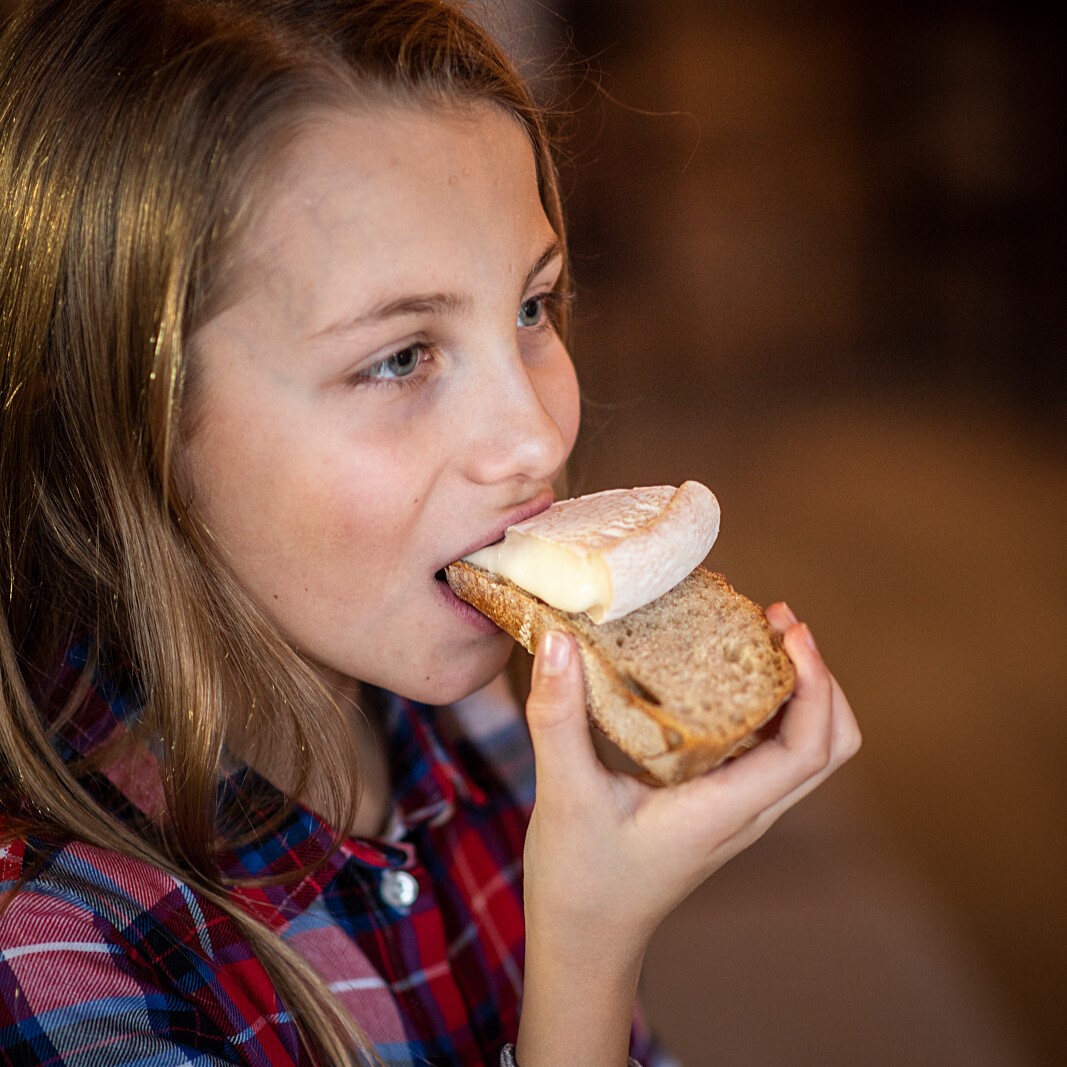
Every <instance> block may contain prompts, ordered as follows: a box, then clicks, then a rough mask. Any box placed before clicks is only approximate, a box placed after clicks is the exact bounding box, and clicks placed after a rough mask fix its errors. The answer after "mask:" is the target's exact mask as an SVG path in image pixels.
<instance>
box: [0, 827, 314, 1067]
mask: <svg viewBox="0 0 1067 1067" xmlns="http://www.w3.org/2000/svg"><path fill="white" fill-rule="evenodd" d="M23 851H24V848H23V846H22V845H21V843H19V842H15V843H14V844H9V845H7V846H6V847H4V848H3V849H2V850H0V898H2V899H5V903H6V907H5V908H4V910H3V912H2V914H0V1048H3V1049H4V1050H5V1053H4V1054H5V1062H9V1063H20V1064H28V1065H29V1064H65V1065H70V1067H111V1065H115V1067H118V1065H119V1064H137V1063H151V1064H153V1067H155V1065H160V1067H162V1065H166V1064H186V1063H196V1064H206V1065H209V1067H213V1065H215V1064H249V1065H252V1064H254V1065H257V1067H260V1065H262V1067H266V1065H268V1064H270V1065H282V1067H285V1065H295V1064H296V1063H298V1062H300V1060H299V1042H298V1040H297V1037H296V1033H295V1027H294V1026H293V1025H292V1020H291V1019H289V1018H288V1016H287V1015H286V1013H285V1012H284V1011H282V1010H281V1008H280V1006H279V1004H278V1000H277V996H276V994H275V991H274V989H273V987H272V986H271V984H270V982H269V979H268V978H267V975H266V973H265V972H264V971H263V969H262V967H261V965H260V964H259V963H258V961H257V960H255V958H254V956H253V955H252V953H251V951H250V949H249V947H248V946H247V944H245V943H244V942H243V941H242V940H241V938H240V936H239V934H238V931H237V928H236V926H235V924H233V923H232V921H231V920H229V918H228V917H227V916H225V915H224V914H223V913H221V912H218V911H217V910H216V911H214V912H213V911H212V909H211V908H209V907H207V906H206V904H205V902H204V901H202V900H200V899H198V898H197V896H196V895H195V894H194V893H192V891H191V890H190V889H189V887H188V886H186V885H183V884H182V883H180V882H177V881H176V880H174V879H172V878H170V877H169V876H168V875H166V874H165V873H164V872H162V871H159V870H157V869H156V868H154V867H151V866H149V865H148V864H141V863H138V862H137V861H134V860H131V859H129V858H128V857H125V856H121V855H118V854H116V853H109V852H106V851H104V850H100V849H94V848H91V847H89V846H84V845H69V846H66V847H64V848H60V849H58V850H56V851H53V852H51V853H50V854H48V855H47V857H46V858H45V859H44V860H43V861H40V862H38V863H35V865H34V867H33V868H32V876H31V877H30V878H29V879H27V880H25V881H23V882H22V883H21V884H20V882H19V878H20V877H21V865H22V863H21V861H22V852H23ZM13 874H14V877H12V875H13Z"/></svg>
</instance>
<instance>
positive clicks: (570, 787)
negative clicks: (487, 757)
mask: <svg viewBox="0 0 1067 1067" xmlns="http://www.w3.org/2000/svg"><path fill="white" fill-rule="evenodd" d="M526 721H527V724H528V725H529V728H530V737H531V739H532V740H533V748H534V761H535V765H536V773H537V792H538V797H539V798H541V797H543V796H544V795H546V794H548V793H549V792H555V788H554V787H556V786H557V785H558V786H559V787H560V788H561V790H562V791H566V792H573V791H574V787H575V786H576V785H577V784H578V783H579V782H581V781H582V780H583V779H584V777H585V776H587V775H588V774H589V768H590V766H591V765H596V764H597V759H596V753H595V751H594V749H593V741H592V738H591V737H590V736H589V725H588V721H587V719H586V715H585V685H584V683H583V681H582V667H581V661H580V660H579V657H578V649H577V646H576V645H575V643H574V640H573V638H571V637H568V636H567V635H566V634H562V633H556V632H550V633H546V634H545V636H544V637H543V638H542V639H541V642H540V644H539V645H538V648H537V654H536V655H535V656H534V667H533V678H532V680H531V686H530V696H529V699H528V700H527V702H526Z"/></svg>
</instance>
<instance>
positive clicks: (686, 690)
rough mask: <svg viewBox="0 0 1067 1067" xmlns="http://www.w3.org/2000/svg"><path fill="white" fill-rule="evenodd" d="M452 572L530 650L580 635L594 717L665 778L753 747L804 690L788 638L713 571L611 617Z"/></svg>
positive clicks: (486, 577)
mask: <svg viewBox="0 0 1067 1067" xmlns="http://www.w3.org/2000/svg"><path fill="white" fill-rule="evenodd" d="M445 574H446V576H447V578H448V582H449V585H450V586H451V587H452V589H453V591H454V592H455V593H456V595H457V596H459V597H460V598H461V599H463V600H465V601H467V602H468V603H470V604H472V605H473V606H474V607H476V608H477V609H478V610H479V611H481V612H482V613H483V614H485V615H487V616H488V617H489V618H491V619H492V620H493V621H494V622H495V623H496V624H497V625H498V626H500V628H501V629H503V630H504V631H506V632H507V633H508V634H510V635H511V637H513V638H514V639H515V640H516V641H518V642H519V643H520V644H521V645H522V646H523V647H524V648H526V649H527V650H528V651H530V652H533V651H534V650H536V648H537V645H538V643H539V642H540V640H541V636H542V635H543V634H544V633H545V632H546V631H548V630H561V631H563V632H565V633H570V634H573V635H574V637H575V638H576V639H577V644H578V649H579V652H580V654H581V660H582V668H583V672H584V675H585V684H586V699H587V705H588V713H589V717H590V720H591V721H592V722H593V723H594V725H595V726H596V727H597V728H598V729H599V730H600V731H601V732H602V733H604V734H605V735H606V736H607V737H608V738H609V739H610V740H611V741H612V742H614V743H615V744H616V745H617V746H618V747H619V748H621V749H622V751H623V752H625V753H626V754H627V755H628V756H630V757H631V759H633V760H634V761H636V762H637V763H638V764H640V766H642V767H643V768H644V769H645V770H646V771H647V772H648V774H649V775H650V776H651V777H652V778H653V779H654V780H655V781H657V782H660V783H663V784H673V783H677V782H681V781H685V780H686V779H688V778H692V777H694V776H696V775H698V774H702V773H704V772H705V771H707V770H710V769H711V768H712V767H715V766H717V765H718V764H720V763H722V762H723V760H725V759H727V758H728V757H729V756H731V755H733V754H735V753H736V752H738V751H739V750H741V749H743V748H745V747H748V746H749V745H750V744H752V743H753V736H754V734H755V733H756V732H757V731H758V730H759V729H760V727H761V726H763V725H764V724H765V723H766V722H767V721H768V720H770V719H771V718H772V717H773V716H774V714H775V713H776V712H777V711H778V709H779V708H780V707H781V705H782V704H783V703H784V702H785V701H786V700H787V699H788V698H789V697H790V696H791V695H792V693H793V691H794V688H795V685H796V672H795V669H794V667H793V664H792V661H791V660H790V659H789V657H788V656H787V655H786V653H785V650H784V649H783V647H782V641H781V635H780V634H779V633H778V632H777V631H775V630H773V629H772V628H771V626H770V625H769V623H768V622H767V619H766V617H765V616H764V614H763V611H762V609H761V608H760V607H759V606H758V605H756V604H754V603H753V602H752V601H751V600H749V599H748V598H747V597H745V596H743V595H742V594H740V593H738V592H737V591H736V590H734V589H733V587H732V586H731V585H730V584H729V583H728V582H727V581H726V579H725V578H724V577H723V576H722V575H721V574H715V573H713V572H711V571H708V570H705V569H704V568H703V567H697V568H696V570H694V571H693V572H692V573H691V574H690V575H689V576H688V577H687V578H685V579H683V581H682V582H680V583H679V584H678V585H676V586H675V587H674V588H673V589H671V590H670V591H669V592H667V593H665V594H664V595H663V596H662V597H659V598H658V599H657V600H654V601H652V603H650V604H646V605H645V606H644V607H641V608H638V609H637V610H636V611H633V612H630V614H628V615H625V616H623V617H622V618H620V619H616V620H614V621H611V622H606V623H601V624H596V623H593V622H592V621H591V620H590V619H589V618H588V617H587V616H586V615H584V614H572V613H569V612H564V611H559V610H557V609H555V608H552V607H550V606H549V605H547V604H545V603H544V602H543V601H541V600H538V599H537V598H536V597H534V596H532V595H531V594H529V593H527V592H525V591H524V590H522V589H520V588H519V587H518V586H516V585H514V584H513V583H511V582H509V581H507V580H506V579H504V578H500V577H498V576H497V575H494V574H491V573H490V572H488V571H485V570H483V569H482V568H480V567H476V566H474V565H473V564H470V563H466V562H463V561H460V562H457V563H453V564H451V565H450V566H449V567H447V568H446V569H445Z"/></svg>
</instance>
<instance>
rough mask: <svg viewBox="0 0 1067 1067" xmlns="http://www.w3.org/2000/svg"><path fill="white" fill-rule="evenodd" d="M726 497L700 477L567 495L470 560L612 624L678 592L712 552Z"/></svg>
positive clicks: (554, 602) (560, 604)
mask: <svg viewBox="0 0 1067 1067" xmlns="http://www.w3.org/2000/svg"><path fill="white" fill-rule="evenodd" d="M718 533H719V502H718V501H717V500H716V499H715V495H714V493H712V491H711V490H710V489H708V488H707V487H706V486H704V485H701V484H700V483H699V482H683V483H682V485H680V486H679V487H678V488H675V487H674V486H672V485H654V486H646V487H643V488H637V489H608V490H606V491H605V492H602V493H591V494H589V495H588V496H582V497H576V498H574V499H573V500H560V501H558V502H557V503H555V504H553V505H552V506H551V507H550V508H549V509H548V510H547V511H543V512H541V514H540V515H535V516H534V517H533V518H532V519H527V520H526V521H525V522H520V523H518V524H517V525H515V526H511V527H509V528H508V529H507V531H506V532H505V535H504V540H503V541H498V542H497V543H496V544H494V545H487V546H486V547H485V548H481V549H479V550H478V551H477V552H472V553H471V554H470V555H469V556H466V557H464V558H465V559H466V560H467V562H468V563H473V564H475V565H476V566H478V567H482V568H484V569H485V570H488V571H492V572H493V573H494V574H499V575H500V576H501V577H504V578H507V579H509V580H510V581H512V582H514V583H515V584H516V585H517V586H520V587H521V588H522V589H525V590H526V591H527V592H528V593H533V595H534V596H536V597H539V598H540V599H541V600H543V601H545V603H547V604H550V605H551V606H552V607H554V608H558V609H559V610H561V611H569V612H579V611H584V612H585V613H586V614H587V615H588V616H589V617H590V618H591V619H592V620H593V622H597V623H599V622H610V621H611V620H612V619H618V618H621V617H622V616H623V615H627V614H629V613H630V612H631V611H633V610H635V609H636V608H639V607H641V606H642V605H644V604H647V603H649V602H650V601H652V600H655V599H656V598H657V597H659V596H662V595H663V594H664V593H666V592H667V590H669V589H673V588H674V586H676V585H677V584H678V583H679V582H680V581H681V580H682V579H683V578H684V577H685V576H686V575H687V574H689V573H690V571H692V570H693V568H694V567H696V566H697V564H699V563H700V562H701V561H702V560H703V559H704V557H705V556H706V555H707V554H708V550H709V549H710V548H711V546H712V544H714V542H715V538H716V537H717V536H718Z"/></svg>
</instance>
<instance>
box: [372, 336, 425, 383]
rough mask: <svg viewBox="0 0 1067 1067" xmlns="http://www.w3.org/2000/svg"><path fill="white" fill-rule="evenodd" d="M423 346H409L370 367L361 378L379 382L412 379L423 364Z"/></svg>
mask: <svg viewBox="0 0 1067 1067" xmlns="http://www.w3.org/2000/svg"><path fill="white" fill-rule="evenodd" d="M422 356H423V346H422V345H408V347H407V348H402V349H401V350H400V351H399V352H396V353H394V354H393V355H391V356H389V357H388V358H386V359H383V360H380V361H379V362H378V363H375V364H374V366H373V367H368V368H367V369H366V370H365V371H364V372H363V374H362V375H361V377H363V378H367V379H374V380H377V381H383V380H384V381H390V380H392V381H397V380H400V379H403V378H410V377H411V375H413V374H414V373H415V371H417V370H418V369H419V366H420V365H421V364H422Z"/></svg>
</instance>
